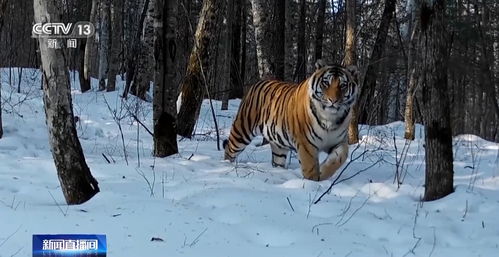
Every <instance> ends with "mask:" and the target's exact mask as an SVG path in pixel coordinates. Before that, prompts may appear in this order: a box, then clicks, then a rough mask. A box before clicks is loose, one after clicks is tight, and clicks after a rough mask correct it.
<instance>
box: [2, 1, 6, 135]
mask: <svg viewBox="0 0 499 257" xmlns="http://www.w3.org/2000/svg"><path fill="white" fill-rule="evenodd" d="M6 8H7V0H0V34H1V33H2V27H3V17H5V9H6ZM1 50H2V48H0V52H1ZM0 56H1V54H0ZM2 137H3V124H2V82H1V80H0V138H2Z"/></svg>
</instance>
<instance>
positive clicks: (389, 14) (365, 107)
mask: <svg viewBox="0 0 499 257" xmlns="http://www.w3.org/2000/svg"><path fill="white" fill-rule="evenodd" d="M384 2H385V7H384V10H383V14H382V15H381V22H380V24H379V27H378V30H377V33H376V39H375V41H374V45H373V49H372V52H371V55H370V57H369V64H368V65H367V70H366V75H365V77H364V82H363V83H362V90H361V91H360V95H359V96H358V100H357V106H358V109H357V115H356V116H357V122H358V121H359V120H364V121H366V120H367V119H368V117H367V116H368V115H373V114H375V112H374V111H373V109H374V106H373V103H374V97H373V96H374V95H375V91H376V80H377V75H378V71H379V66H380V65H379V63H380V62H381V59H382V57H383V53H384V50H385V43H386V38H387V36H388V29H389V28H390V24H392V21H393V16H394V14H395V4H396V2H397V1H396V0H385V1H384ZM387 87H388V85H382V86H380V87H378V88H381V90H383V91H388V90H387V89H386V88H387ZM380 101H381V102H382V101H383V100H378V101H377V103H378V104H379V102H380ZM380 105H381V104H380ZM351 124H352V126H355V125H354V122H351ZM357 127H358V123H357ZM352 129H353V128H352ZM357 130H358V128H357ZM357 134H358V132H357Z"/></svg>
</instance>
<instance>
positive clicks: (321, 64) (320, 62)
mask: <svg viewBox="0 0 499 257" xmlns="http://www.w3.org/2000/svg"><path fill="white" fill-rule="evenodd" d="M324 66H326V63H325V62H324V61H323V60H322V59H317V61H316V62H315V69H316V70H318V69H320V68H322V67H324Z"/></svg>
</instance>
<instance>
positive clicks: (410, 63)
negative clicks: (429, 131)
mask: <svg viewBox="0 0 499 257" xmlns="http://www.w3.org/2000/svg"><path fill="white" fill-rule="evenodd" d="M408 9H409V10H408V11H409V12H410V13H409V15H408V16H409V18H410V21H409V24H410V26H409V30H410V40H409V51H408V52H409V53H408V56H407V58H408V60H407V73H408V78H407V81H408V82H407V96H406V102H405V111H404V121H405V131H404V138H405V139H408V140H414V138H415V122H416V119H415V117H414V116H415V115H414V114H415V113H414V102H415V99H416V87H417V84H418V81H417V80H418V77H419V72H420V71H419V70H418V69H419V67H418V64H417V63H418V61H419V59H418V57H419V54H418V49H417V44H418V43H419V42H420V40H419V38H418V37H419V34H420V33H419V31H420V27H419V19H416V17H415V16H416V15H415V13H414V8H413V7H412V6H409V7H408ZM411 25H412V26H411ZM411 27H412V28H411Z"/></svg>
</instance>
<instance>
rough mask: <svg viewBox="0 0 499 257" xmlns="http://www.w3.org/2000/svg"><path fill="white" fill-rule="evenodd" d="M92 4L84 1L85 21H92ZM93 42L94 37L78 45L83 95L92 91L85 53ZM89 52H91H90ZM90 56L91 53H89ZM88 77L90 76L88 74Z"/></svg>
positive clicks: (79, 74) (79, 72) (79, 76)
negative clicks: (88, 44)
mask: <svg viewBox="0 0 499 257" xmlns="http://www.w3.org/2000/svg"><path fill="white" fill-rule="evenodd" d="M92 3H93V1H84V5H83V6H82V7H83V8H82V10H81V11H82V13H83V17H84V18H83V19H84V20H88V21H91V18H90V17H91V16H92V14H91V11H92ZM92 40H93V37H92V38H87V39H83V40H81V41H79V45H78V55H79V60H78V79H79V81H80V91H81V92H82V93H83V92H86V91H88V90H90V79H86V77H85V70H86V69H87V70H88V68H89V67H86V66H85V65H89V62H88V60H87V62H85V57H86V55H85V52H86V51H87V50H86V49H87V43H90V42H92ZM88 51H89V50H88ZM88 53H89V54H90V51H89V52H88ZM35 56H38V55H35ZM89 57H90V55H88V56H87V58H89ZM87 75H88V74H87Z"/></svg>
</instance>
